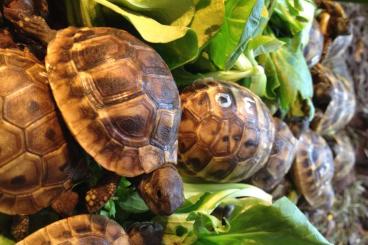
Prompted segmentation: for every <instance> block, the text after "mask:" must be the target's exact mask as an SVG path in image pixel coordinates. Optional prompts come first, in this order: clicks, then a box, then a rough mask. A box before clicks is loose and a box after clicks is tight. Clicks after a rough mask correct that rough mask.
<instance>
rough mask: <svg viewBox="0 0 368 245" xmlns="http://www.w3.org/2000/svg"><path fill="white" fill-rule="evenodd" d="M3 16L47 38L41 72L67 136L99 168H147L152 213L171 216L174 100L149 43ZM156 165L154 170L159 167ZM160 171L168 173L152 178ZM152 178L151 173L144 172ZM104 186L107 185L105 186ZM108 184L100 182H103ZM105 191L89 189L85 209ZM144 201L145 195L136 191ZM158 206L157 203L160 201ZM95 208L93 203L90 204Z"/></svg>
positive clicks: (176, 182)
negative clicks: (68, 134) (168, 165)
mask: <svg viewBox="0 0 368 245" xmlns="http://www.w3.org/2000/svg"><path fill="white" fill-rule="evenodd" d="M4 16H5V17H6V18H7V19H8V20H10V21H11V22H12V23H14V24H15V25H16V26H18V27H19V28H21V29H22V30H23V31H25V32H27V33H29V34H31V35H33V36H34V37H36V38H38V39H39V40H41V41H42V42H44V43H49V44H48V49H47V56H46V59H45V63H46V70H47V74H48V78H49V81H50V85H51V90H52V92H53V95H54V98H55V101H56V104H57V106H58V108H59V109H60V111H61V114H62V116H63V118H64V120H65V122H66V124H67V126H68V128H69V130H70V131H71V134H72V135H73V136H74V138H75V139H76V140H77V142H78V143H79V144H80V145H81V146H82V148H83V149H84V150H85V151H86V152H87V153H88V154H89V155H90V156H92V157H93V158H94V159H95V161H96V162H97V163H98V164H99V165H101V166H102V167H103V168H105V169H107V170H109V171H111V172H114V173H116V174H118V175H119V176H125V177H136V176H142V175H144V174H151V177H147V178H143V181H146V182H147V181H153V182H154V183H155V185H152V184H147V183H143V184H138V189H139V191H140V193H141V194H142V190H143V189H145V188H144V187H147V186H150V187H151V188H154V190H151V191H150V193H151V195H154V196H151V197H149V200H145V201H146V203H147V205H148V206H149V207H150V209H151V210H152V211H154V212H155V213H160V214H171V213H172V212H174V210H175V209H176V208H177V207H178V206H180V205H181V203H182V202H183V199H184V197H183V185H182V180H181V178H180V175H179V174H178V173H177V171H176V169H175V168H171V167H167V165H166V164H176V161H177V131H178V127H179V121H180V116H181V110H180V100H179V99H180V98H179V92H178V89H177V87H176V84H175V82H174V80H173V77H172V75H171V72H170V70H169V68H168V67H167V65H166V64H165V62H164V61H163V60H162V58H161V57H160V56H159V54H157V53H156V52H155V51H154V50H153V49H152V48H151V47H149V46H148V45H146V44H144V43H143V42H142V41H140V40H138V39H137V38H136V37H134V36H132V35H131V34H129V33H128V32H126V31H124V30H121V29H116V28H108V27H92V28H76V27H68V28H66V29H62V30H59V31H55V30H52V29H50V27H49V26H48V25H47V23H46V21H45V20H44V19H43V18H42V17H40V16H34V15H32V16H24V15H22V14H21V13H17V12H16V11H10V12H7V11H6V9H5V11H4ZM160 168H162V169H161V170H160ZM154 171H163V172H166V174H167V175H168V177H166V178H163V179H162V180H156V179H155V178H157V177H159V176H163V175H162V174H152V172H154ZM152 176H154V177H152ZM110 187H111V186H110ZM110 187H108V188H110ZM111 193H112V191H111V188H110V190H106V192H104V191H100V194H101V195H100V194H98V193H96V194H91V193H90V195H89V196H90V198H89V197H88V195H87V199H90V200H91V199H94V200H93V202H87V204H88V205H92V207H90V209H91V210H96V209H98V208H99V207H102V206H103V204H104V202H105V201H106V200H107V199H108V196H109V195H110V194H111ZM142 197H143V198H144V199H146V198H148V196H147V195H144V194H143V195H142ZM163 204H165V205H163ZM95 206H97V208H96V207H95Z"/></svg>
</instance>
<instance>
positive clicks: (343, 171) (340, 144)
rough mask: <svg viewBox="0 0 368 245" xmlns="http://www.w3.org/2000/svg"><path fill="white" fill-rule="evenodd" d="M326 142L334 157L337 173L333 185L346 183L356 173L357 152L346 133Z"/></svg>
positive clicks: (330, 138) (339, 133)
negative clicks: (347, 178) (346, 179)
mask: <svg viewBox="0 0 368 245" xmlns="http://www.w3.org/2000/svg"><path fill="white" fill-rule="evenodd" d="M326 141H327V143H328V144H329V146H330V148H331V150H332V153H333V156H334V164H335V173H334V177H333V183H334V185H335V186H336V185H337V183H339V182H342V181H343V182H344V181H345V178H346V177H347V176H348V175H349V174H350V173H351V172H352V171H354V165H355V150H354V147H353V145H352V142H351V140H350V138H349V136H348V134H347V133H346V132H345V131H339V132H338V133H336V134H334V135H332V136H330V137H327V138H326Z"/></svg>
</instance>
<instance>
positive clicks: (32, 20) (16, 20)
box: [4, 8, 56, 44]
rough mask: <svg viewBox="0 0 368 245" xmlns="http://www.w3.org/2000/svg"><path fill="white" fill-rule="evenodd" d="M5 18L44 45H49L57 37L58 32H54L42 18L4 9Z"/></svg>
mask: <svg viewBox="0 0 368 245" xmlns="http://www.w3.org/2000/svg"><path fill="white" fill-rule="evenodd" d="M4 16H5V18H6V19H7V20H9V21H10V22H11V23H12V24H13V25H15V26H16V27H17V28H18V29H20V30H21V31H22V32H25V33H27V34H28V35H30V36H32V37H34V38H36V39H38V40H40V41H41V42H43V43H44V44H47V43H49V42H50V41H51V40H52V39H54V37H55V35H56V31H55V30H52V29H51V28H50V27H49V25H48V24H47V23H46V20H45V19H44V18H43V17H41V16H37V15H27V14H24V13H22V12H20V11H18V10H14V9H11V8H4Z"/></svg>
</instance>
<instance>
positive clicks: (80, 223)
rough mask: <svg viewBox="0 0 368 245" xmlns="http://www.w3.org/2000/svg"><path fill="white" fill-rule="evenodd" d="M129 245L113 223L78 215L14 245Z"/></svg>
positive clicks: (37, 232)
mask: <svg viewBox="0 0 368 245" xmlns="http://www.w3.org/2000/svg"><path fill="white" fill-rule="evenodd" d="M37 244H48V245H66V244H68V245H97V244H99V245H103V244H106V245H108V244H111V245H129V244H131V242H130V240H129V236H128V234H127V233H126V232H125V231H124V229H123V228H122V227H121V226H120V225H119V224H118V223H116V222H115V221H113V220H111V219H108V218H107V217H105V216H100V215H86V214H83V215H78V216H73V217H69V218H67V219H62V220H59V221H56V222H54V223H52V224H50V225H48V226H46V227H44V228H41V229H40V230H38V231H36V232H34V233H32V234H31V235H29V236H27V237H26V238H25V239H23V240H22V241H20V242H18V243H17V244H16V245H37Z"/></svg>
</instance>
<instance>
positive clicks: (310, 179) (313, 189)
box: [292, 130, 334, 208]
mask: <svg viewBox="0 0 368 245" xmlns="http://www.w3.org/2000/svg"><path fill="white" fill-rule="evenodd" d="M292 174H293V180H294V183H295V184H296V186H297V189H298V190H299V192H300V193H301V194H302V195H303V196H304V198H305V199H306V201H307V202H308V203H309V204H310V205H311V206H312V207H313V208H317V207H321V206H325V207H331V206H332V204H333V197H334V192H333V189H332V186H331V181H332V177H333V174H334V162H333V156H332V151H331V149H330V147H329V146H328V144H327V143H326V141H325V140H324V139H323V138H322V137H321V136H319V135H318V134H317V133H315V132H313V131H311V130H308V131H306V132H305V133H303V134H302V135H301V136H300V138H299V142H298V146H297V151H296V156H295V161H294V164H293V167H292Z"/></svg>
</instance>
